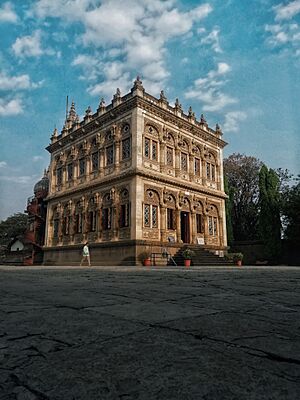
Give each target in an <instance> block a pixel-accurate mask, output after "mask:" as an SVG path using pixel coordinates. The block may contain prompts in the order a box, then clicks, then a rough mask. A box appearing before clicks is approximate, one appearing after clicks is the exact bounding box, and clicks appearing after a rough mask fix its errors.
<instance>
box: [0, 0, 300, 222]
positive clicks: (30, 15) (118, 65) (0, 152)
mask: <svg viewBox="0 0 300 400" xmlns="http://www.w3.org/2000/svg"><path fill="white" fill-rule="evenodd" d="M0 38H1V39H0V220H1V219H5V218H6V217H7V216H9V215H11V214H13V213H14V212H19V211H23V210H24V209H25V207H26V200H27V197H29V196H31V195H32V194H33V185H34V183H35V182H36V181H37V180H38V179H39V178H40V177H41V176H42V175H43V169H44V168H47V166H48V164H49V159H50V157H49V154H48V153H47V151H46V150H45V147H46V146H47V145H48V144H49V139H50V136H51V134H52V131H53V129H54V127H55V125H56V126H57V128H58V129H59V130H60V129H61V128H62V125H63V122H64V116H65V102H66V96H67V95H68V96H69V99H70V101H71V100H74V101H75V103H76V111H77V113H78V114H79V115H80V116H83V115H84V112H85V110H86V108H87V107H88V106H89V105H90V106H91V107H92V110H96V108H97V107H98V104H99V99H100V98H101V97H104V99H105V100H106V103H109V102H110V101H111V99H112V96H113V94H114V93H115V91H116V88H117V87H119V88H120V89H121V92H122V93H123V94H125V93H126V92H127V91H128V90H129V89H130V87H131V86H132V82H133V80H134V79H135V77H136V75H140V76H141V78H142V80H143V84H144V87H145V89H146V91H147V92H149V93H151V94H153V95H158V94H159V92H160V90H162V89H163V90H164V92H165V94H166V96H167V97H168V100H169V101H170V103H171V104H172V103H174V101H175V99H176V97H178V98H179V101H180V103H181V104H182V106H183V109H184V110H185V111H186V112H187V110H188V107H189V106H190V105H191V106H192V108H193V111H194V112H195V113H196V116H197V118H199V117H200V114H201V113H204V115H205V117H206V119H207V121H208V123H209V125H210V126H211V127H214V126H215V124H216V123H217V122H218V123H219V124H220V125H221V128H222V130H223V132H224V139H225V140H226V141H227V142H228V143H229V145H228V146H227V147H226V148H225V156H228V155H230V154H232V153H234V152H240V153H244V154H246V155H249V156H255V157H257V158H259V159H260V160H261V161H263V162H264V163H265V164H266V165H267V166H268V167H271V168H279V167H281V168H284V169H285V168H287V169H289V170H290V171H291V172H292V173H294V174H298V173H299V172H300V161H299V159H300V158H299V155H300V140H299V137H300V134H299V126H300V96H299V94H300V0H293V1H283V0H282V1H277V0H252V1H251V2H248V1H240V0H211V1H207V2H204V1H203V2H202V1H195V0H189V1H187V0H166V1H163V0H102V1H100V0H32V1H26V2H24V1H23V0H14V1H2V0H0Z"/></svg>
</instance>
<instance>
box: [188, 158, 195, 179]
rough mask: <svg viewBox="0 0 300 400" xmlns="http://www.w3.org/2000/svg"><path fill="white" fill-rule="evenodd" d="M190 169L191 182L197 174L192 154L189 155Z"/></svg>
mask: <svg viewBox="0 0 300 400" xmlns="http://www.w3.org/2000/svg"><path fill="white" fill-rule="evenodd" d="M188 168H189V177H190V181H192V180H193V178H194V175H195V173H194V156H193V155H192V154H189V165H188Z"/></svg>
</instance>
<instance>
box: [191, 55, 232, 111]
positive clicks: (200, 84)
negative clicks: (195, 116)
mask: <svg viewBox="0 0 300 400" xmlns="http://www.w3.org/2000/svg"><path fill="white" fill-rule="evenodd" d="M230 70H231V67H230V66H229V65H228V64H227V63H218V66H217V69H216V70H211V71H209V72H208V74H207V75H206V77H204V78H199V79H196V80H195V81H194V86H193V87H192V88H190V89H189V90H187V92H186V94H185V97H186V98H187V99H197V100H200V101H202V102H203V103H204V106H203V110H204V111H220V110H222V109H223V108H225V107H226V106H228V105H230V104H234V103H236V102H237V99H235V98H233V97H231V96H229V95H227V94H225V93H223V92H222V91H221V90H220V88H221V87H222V86H223V85H224V84H225V83H226V81H225V80H222V79H224V78H223V76H224V75H226V74H227V73H228V72H230Z"/></svg>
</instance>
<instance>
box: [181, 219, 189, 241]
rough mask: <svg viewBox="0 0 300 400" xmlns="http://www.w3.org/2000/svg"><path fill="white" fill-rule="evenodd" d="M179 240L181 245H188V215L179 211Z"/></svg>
mask: <svg viewBox="0 0 300 400" xmlns="http://www.w3.org/2000/svg"><path fill="white" fill-rule="evenodd" d="M180 226H181V240H182V241H183V243H190V213H188V212H186V211H181V213H180Z"/></svg>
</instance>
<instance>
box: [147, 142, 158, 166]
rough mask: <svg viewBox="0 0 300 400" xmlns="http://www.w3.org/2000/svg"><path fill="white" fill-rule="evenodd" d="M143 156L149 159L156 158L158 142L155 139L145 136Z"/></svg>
mask: <svg viewBox="0 0 300 400" xmlns="http://www.w3.org/2000/svg"><path fill="white" fill-rule="evenodd" d="M144 156H145V157H146V158H149V159H151V160H155V161H157V160H158V142H157V141H156V140H153V139H149V138H145V140H144Z"/></svg>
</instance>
